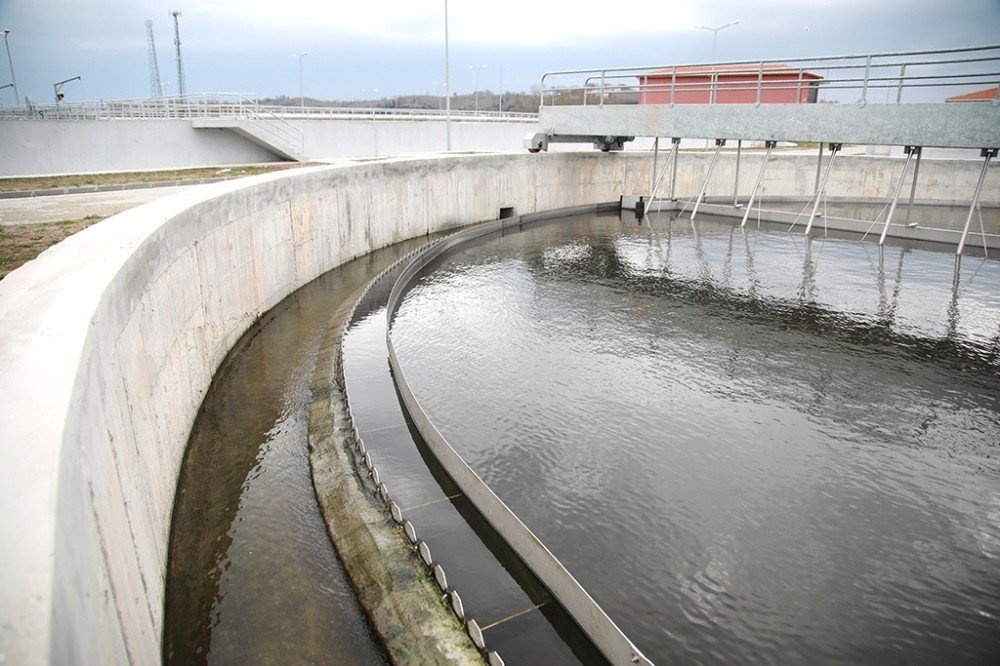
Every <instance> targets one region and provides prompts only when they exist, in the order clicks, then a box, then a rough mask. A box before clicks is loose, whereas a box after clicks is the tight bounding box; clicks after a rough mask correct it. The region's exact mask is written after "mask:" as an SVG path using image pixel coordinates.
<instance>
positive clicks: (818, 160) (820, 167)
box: [813, 141, 824, 196]
mask: <svg viewBox="0 0 1000 666" xmlns="http://www.w3.org/2000/svg"><path fill="white" fill-rule="evenodd" d="M823 145H824V144H823V142H822V141H820V142H819V157H817V158H816V184H815V185H814V186H813V196H816V192H818V191H819V174H820V173H821V172H822V170H823Z"/></svg>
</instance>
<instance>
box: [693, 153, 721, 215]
mask: <svg viewBox="0 0 1000 666" xmlns="http://www.w3.org/2000/svg"><path fill="white" fill-rule="evenodd" d="M724 145H726V140H725V139H716V140H715V155H713V156H712V162H711V164H709V165H708V173H706V174H705V180H704V181H703V182H702V184H701V192H699V193H698V200H697V201H696V202H695V204H694V209H693V210H692V211H691V221H694V216H695V215H697V214H698V207H699V206H701V202H702V201H704V200H705V191H706V190H708V181H709V180H710V179H711V178H712V172H713V171H714V170H715V165H716V163H717V162H718V161H719V153H721V152H722V147H723V146H724Z"/></svg>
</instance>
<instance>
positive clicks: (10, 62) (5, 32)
mask: <svg viewBox="0 0 1000 666" xmlns="http://www.w3.org/2000/svg"><path fill="white" fill-rule="evenodd" d="M9 34H10V30H8V29H7V28H4V29H3V44H4V46H6V47H7V64H8V65H10V81H11V85H12V86H14V99H15V100H17V105H18V106H21V96H20V95H19V94H18V92H17V77H15V76H14V61H13V60H11V59H10V42H8V41H7V35H9Z"/></svg>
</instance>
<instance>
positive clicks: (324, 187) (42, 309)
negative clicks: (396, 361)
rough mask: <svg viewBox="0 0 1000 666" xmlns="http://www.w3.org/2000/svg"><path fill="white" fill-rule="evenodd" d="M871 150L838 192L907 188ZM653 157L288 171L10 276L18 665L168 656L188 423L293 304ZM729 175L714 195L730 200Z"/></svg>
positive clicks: (6, 524) (5, 576)
mask: <svg viewBox="0 0 1000 666" xmlns="http://www.w3.org/2000/svg"><path fill="white" fill-rule="evenodd" d="M707 159H708V157H707V156H705V155H699V156H690V155H684V156H682V160H681V174H680V175H681V178H679V181H678V185H679V192H681V193H682V194H684V195H685V196H690V193H691V192H692V190H693V189H695V188H696V185H694V183H696V182H697V181H698V180H699V178H700V176H699V175H698V174H699V173H700V169H699V168H696V167H703V166H704V164H706V163H707ZM854 160H857V161H848V160H844V161H843V162H839V163H838V165H840V168H843V169H844V172H843V174H844V175H843V178H842V179H840V180H838V181H837V182H838V183H842V184H841V185H838V187H843V188H857V187H859V183H873V182H879V183H881V182H891V178H889V177H887V176H885V175H883V172H885V173H886V174H888V173H889V172H890V171H892V170H893V169H896V170H897V173H898V168H899V167H900V166H901V162H899V161H898V160H888V161H886V160H880V159H878V158H875V159H873V158H864V160H863V161H862V158H854ZM783 163H785V162H783ZM785 164H787V168H788V169H791V172H788V171H786V172H785V173H784V176H783V177H781V176H779V175H778V173H776V172H777V171H778V170H777V169H775V171H769V173H771V174H774V176H773V177H775V178H779V180H777V181H775V189H781V190H782V191H781V192H774V193H775V194H779V193H780V194H802V193H803V191H802V189H804V190H805V193H808V192H810V191H811V189H812V183H813V177H814V161H813V160H812V159H811V158H807V157H803V158H799V159H797V160H792V161H788V162H787V163H785ZM650 166H651V160H650V159H649V156H648V155H642V154H634V153H632V154H627V153H626V154H607V155H605V154H601V153H597V152H587V153H553V154H543V155H528V154H523V153H519V154H508V155H502V154H495V155H477V156H450V157H429V158H428V157H425V158H413V159H393V160H384V161H376V162H368V163H362V164H348V165H338V166H329V167H315V168H306V169H300V170H294V171H286V172H282V173H280V174H272V175H266V176H259V177H255V178H251V179H246V180H243V181H232V182H228V183H219V184H216V185H208V186H204V187H202V188H196V189H193V190H190V191H188V192H185V193H183V194H180V195H177V196H174V197H170V198H167V199H162V200H160V201H157V202H154V203H151V204H147V205H146V206H143V207H141V208H137V209H134V210H132V211H129V212H126V213H123V214H121V215H117V216H115V217H113V218H109V219H108V220H105V221H104V222H102V223H100V224H98V225H95V226H94V227H91V228H89V229H87V230H86V231H83V232H81V233H79V234H77V235H75V236H72V237H71V238H69V239H68V240H66V241H64V242H63V243H60V244H59V245H57V246H56V247H54V248H52V249H50V250H48V251H46V252H45V253H43V254H42V256H41V257H39V259H37V260H36V261H33V262H30V263H29V264H27V265H25V266H24V267H22V268H20V269H18V270H16V271H14V272H13V273H11V274H10V275H9V276H8V277H7V278H6V279H4V280H3V281H0V368H2V373H0V405H2V412H0V419H2V421H0V423H2V426H0V474H2V475H3V476H2V478H0V516H2V520H0V552H3V553H4V560H5V562H4V566H3V567H0V662H3V661H5V660H8V661H10V662H12V663H28V662H30V663H37V662H44V661H58V662H68V661H73V662H78V661H85V662H98V661H99V662H102V663H104V662H110V663H121V662H127V661H132V662H142V663H152V662H156V661H158V660H159V658H160V654H159V650H160V647H159V646H160V639H161V628H162V623H163V593H164V572H165V565H166V554H167V542H168V537H169V528H170V516H171V509H172V505H173V496H174V490H175V486H176V480H177V475H178V472H179V469H180V465H181V461H182V458H183V454H184V447H185V445H186V443H187V438H188V432H189V430H190V427H191V424H192V423H193V421H194V417H195V414H196V412H197V410H198V407H199V405H200V404H201V401H202V396H203V395H204V393H205V391H206V390H207V388H208V386H209V384H210V383H211V379H212V376H213V374H214V373H215V371H216V369H217V368H218V366H219V364H220V363H221V361H222V360H223V358H224V357H225V355H226V353H227V352H228V351H229V349H230V348H231V347H232V345H233V344H234V343H235V342H236V340H237V339H238V338H239V337H240V335H242V334H243V332H244V331H246V330H247V328H248V327H249V326H250V325H251V324H253V322H254V321H256V320H257V319H258V318H259V317H260V316H261V315H262V314H263V313H264V312H265V311H267V310H268V309H269V308H271V307H272V306H274V305H275V304H276V303H278V302H279V301H280V300H281V299H282V298H284V297H285V296H287V295H288V294H289V293H291V292H292V291H293V290H295V289H296V288H298V287H300V286H302V285H304V284H306V283H307V282H309V281H311V280H312V279H314V278H315V277H317V276H318V275H320V274H322V273H323V272H325V271H327V270H329V269H331V268H333V267H335V266H337V265H339V264H340V263H343V262H344V261H347V260H349V259H351V258H353V257H356V256H359V255H362V254H365V253H367V252H369V251H371V250H373V249H375V248H377V247H380V246H384V245H387V244H390V243H393V242H396V241H399V240H402V239H405V238H409V237H414V236H419V235H422V234H426V233H428V232H431V231H438V230H441V229H446V228H449V227H454V226H458V225H461V224H467V223H471V222H474V221H478V220H485V219H492V218H495V217H496V216H497V212H498V210H499V208H501V207H509V206H510V207H513V208H514V209H515V213H530V212H535V211H541V210H547V209H552V208H558V207H565V206H573V205H580V204H588V203H595V202H601V201H611V200H616V199H617V198H618V197H619V195H621V194H622V193H635V192H641V191H644V190H646V189H648V186H649V185H648V184H649V182H650V177H651V174H650ZM744 168H745V169H746V168H747V167H744ZM925 168H926V169H927V172H928V173H927V178H928V183H931V182H937V183H939V185H937V186H936V187H937V189H935V190H933V191H930V190H927V191H924V192H922V193H921V196H923V197H926V198H937V199H962V198H963V197H967V196H968V194H967V193H968V191H970V190H971V183H970V182H968V181H971V180H972V179H973V178H974V173H972V172H974V170H975V169H974V167H973V168H972V169H971V170H969V169H968V168H967V167H964V166H960V167H956V168H960V169H965V170H967V171H970V173H968V174H967V173H965V172H962V173H961V174H960V175H958V176H955V172H954V171H953V172H952V177H951V178H946V177H945V176H946V172H945V171H944V170H943V169H944V168H945V167H944V166H936V167H933V168H931V167H930V165H928V166H926V167H925ZM939 169H940V170H941V171H940V173H938V174H937V175H935V171H936V170H939ZM800 172H801V173H802V174H804V175H802V176H801V177H797V176H796V174H798V173H800ZM921 174H922V175H923V174H924V170H923V169H922V171H921ZM742 177H743V172H741V179H742ZM991 178H995V176H992V175H991ZM991 182H993V183H994V184H992V185H991V186H990V188H991V189H990V192H991V196H992V197H995V196H996V193H997V189H996V185H995V181H991ZM719 183H720V185H718V190H713V191H712V192H713V193H718V194H722V193H724V192H726V191H731V181H729V183H730V184H729V185H725V180H724V178H723V177H720V180H719ZM747 187H749V186H747ZM866 187H867V186H865V187H862V190H865V189H866ZM719 190H721V191H719ZM745 191H746V189H744V192H745ZM830 193H831V195H837V194H852V195H858V194H864V193H865V192H864V191H861V192H859V191H858V190H857V189H848V190H847V191H837V190H834V189H833V188H831V192H830ZM869 194H870V195H875V196H884V191H875V192H870V193H869Z"/></svg>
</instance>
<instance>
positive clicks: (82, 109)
mask: <svg viewBox="0 0 1000 666" xmlns="http://www.w3.org/2000/svg"><path fill="white" fill-rule="evenodd" d="M250 114H257V115H261V116H266V117H268V118H271V119H281V120H293V119H333V120H338V119H346V120H365V119H370V120H439V119H441V118H444V117H445V115H446V113H445V111H444V110H443V109H441V110H439V109H395V108H375V107H319V106H306V107H300V106H280V105H274V104H270V105H265V104H259V103H257V102H255V101H254V100H253V99H252V96H251V95H248V94H245V93H197V94H188V95H180V96H174V97H163V98H159V99H123V100H100V101H96V102H63V103H60V104H32V105H30V106H28V105H24V106H20V107H17V106H0V119H33V120H116V119H125V120H145V119H162V118H169V119H176V118H245V117H247V116H248V115H250ZM451 116H452V118H453V119H457V120H470V119H476V120H480V119H481V120H489V121H491V122H497V121H499V122H525V121H533V120H536V119H537V118H538V114H537V113H520V112H514V111H503V112H500V111H467V110H454V109H453V110H452V111H451Z"/></svg>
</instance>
